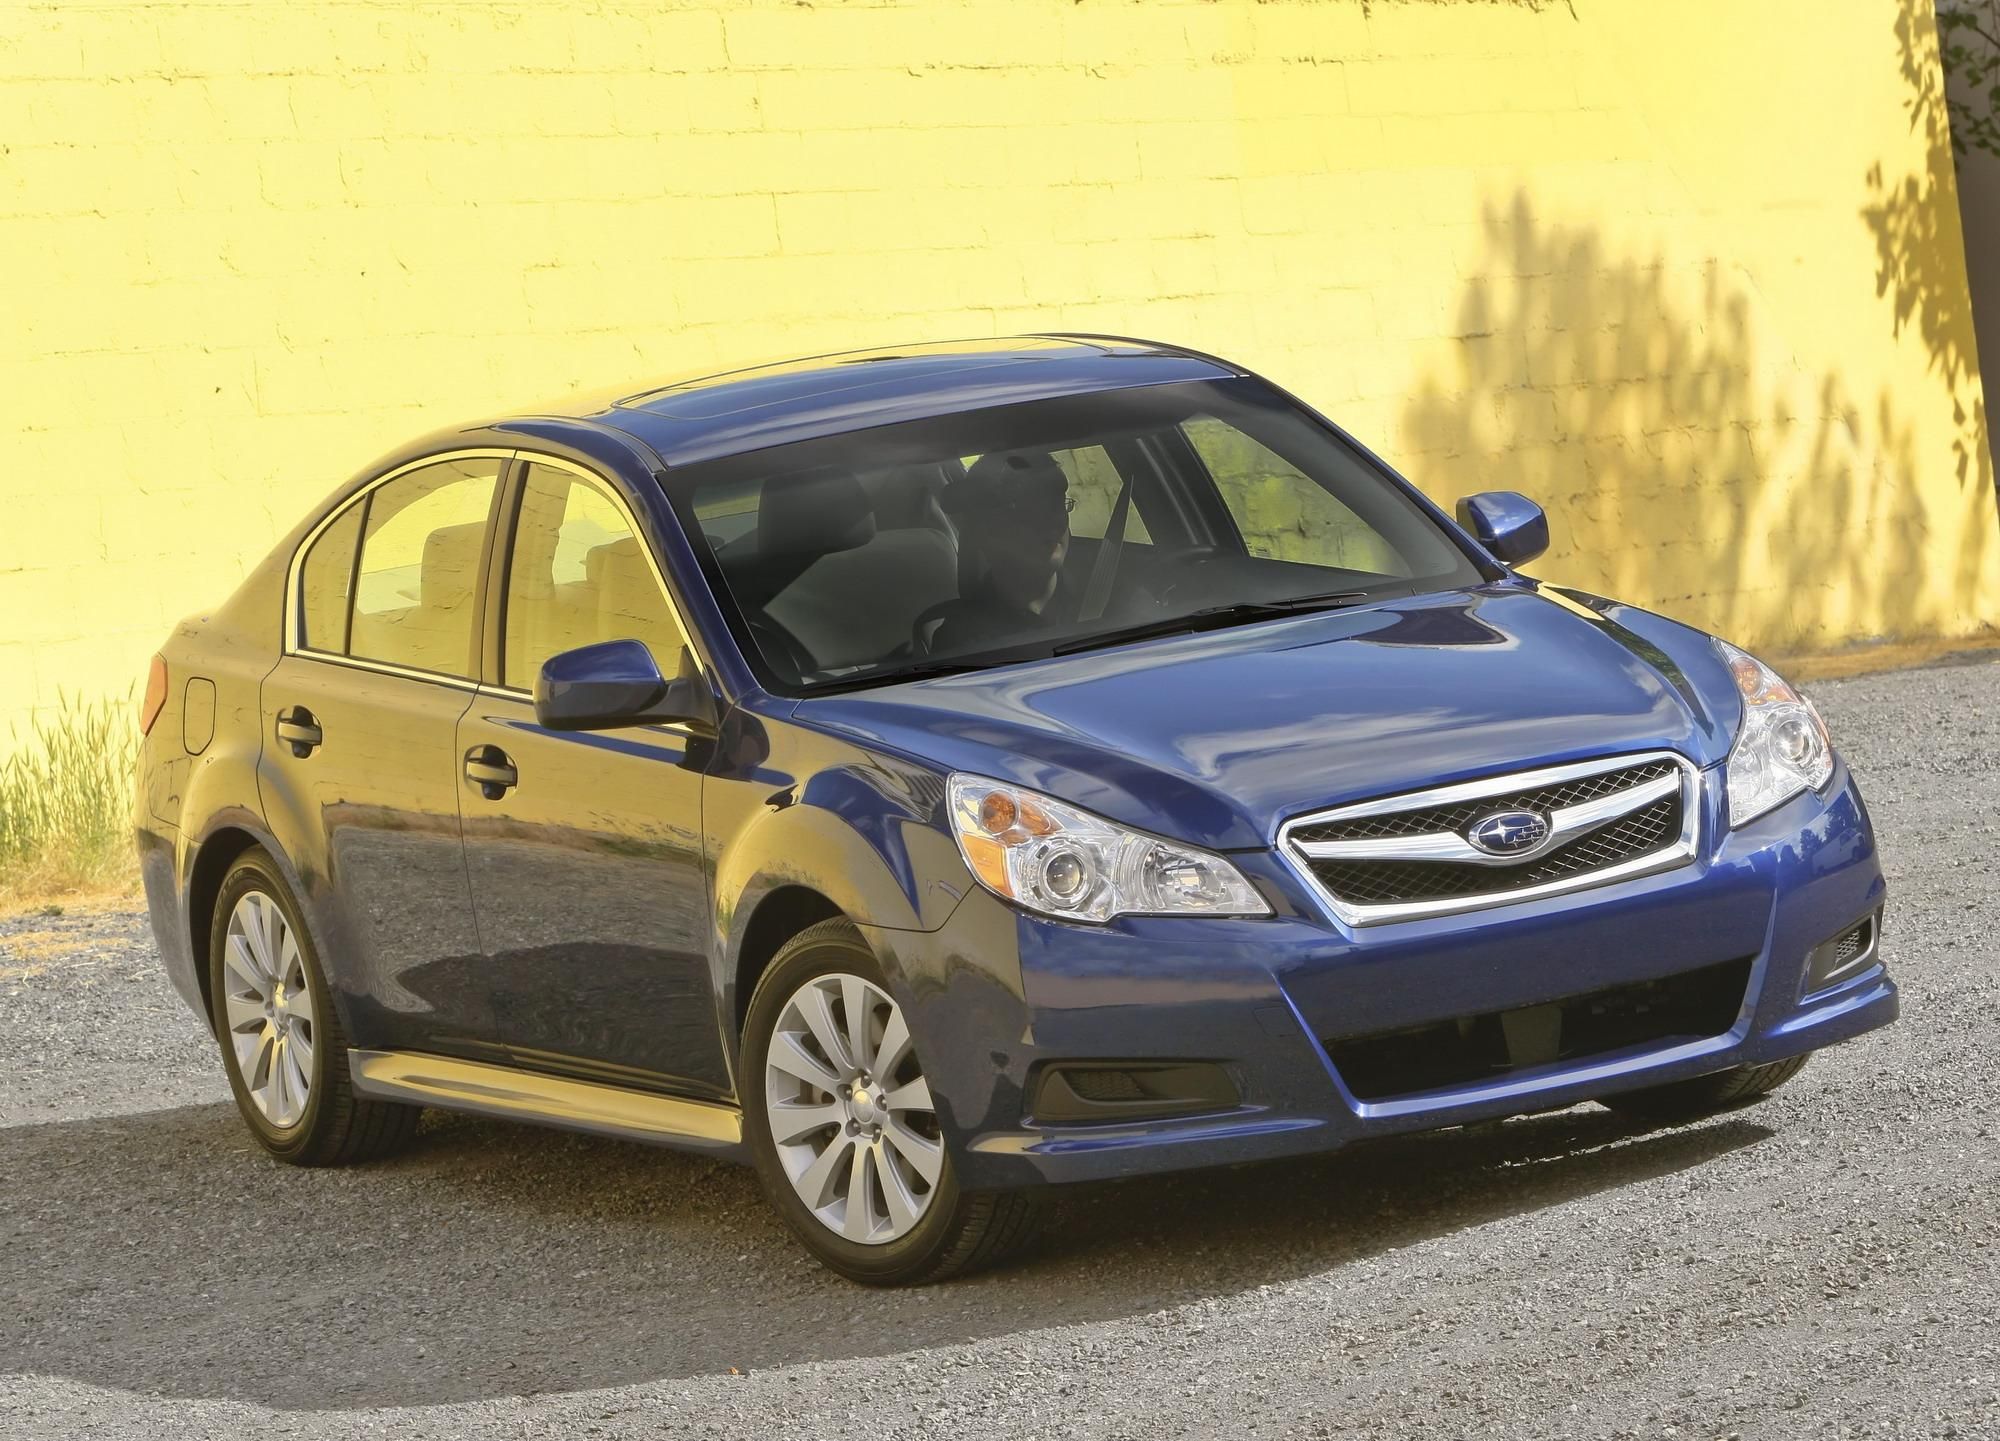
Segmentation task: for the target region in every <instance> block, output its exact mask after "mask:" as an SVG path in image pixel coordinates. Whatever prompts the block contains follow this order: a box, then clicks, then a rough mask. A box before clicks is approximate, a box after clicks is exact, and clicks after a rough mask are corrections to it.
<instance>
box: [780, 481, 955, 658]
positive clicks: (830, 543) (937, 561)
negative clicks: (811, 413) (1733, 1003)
mask: <svg viewBox="0 0 2000 1441" xmlns="http://www.w3.org/2000/svg"><path fill="white" fill-rule="evenodd" d="M885 499H886V497H885ZM892 503H893V504H895V505H897V506H898V507H899V510H898V514H897V518H898V519H918V520H921V519H923V518H924V509H923V506H922V504H921V500H920V499H918V500H915V501H913V500H912V499H911V498H910V497H909V494H908V491H907V489H901V488H899V490H898V493H897V494H896V495H895V497H894V501H893V502H892ZM757 536H758V545H757V550H758V561H757V567H758V571H759V576H758V579H759V580H760V581H762V582H763V583H765V584H766V585H769V586H770V590H769V591H768V595H769V599H768V600H766V601H765V602H764V605H763V610H764V613H765V614H766V615H768V616H770V618H771V619H772V620H774V621H776V622H777V623H778V624H779V625H781V626H783V627H784V628H785V630H786V631H787V632H789V633H790V634H791V635H792V637H793V638H794V639H796V640H797V641H798V642H799V643H800V644H801V645H803V646H804V647H805V648H806V649H807V650H809V651H810V652H811V653H812V657H813V659H814V660H815V661H816V662H817V663H818V664H819V665H820V666H822V667H826V668H839V667H843V666H856V665H868V664H872V663H873V662H875V661H879V660H882V659H884V658H885V657H887V656H888V655H889V653H890V652H892V651H893V650H895V649H896V648H897V647H898V646H900V645H902V644H904V643H905V642H907V641H908V640H909V638H910V627H911V625H912V624H913V623H914V622H915V620H916V618H917V616H918V615H919V614H921V613H922V612H923V611H924V610H926V609H927V608H929V607H930V606H932V605H934V604H936V603H937V602H938V601H940V600H942V599H945V598H946V597H948V596H950V595H952V594H953V593H954V592H955V590H956V582H955V576H956V574H957V568H958V555H957V547H956V545H955V544H954V543H953V540H952V537H951V535H950V533H949V532H948V531H946V530H944V529H942V528H940V527H937V526H934V525H927V524H915V525H900V526H896V527H893V528H889V529H883V528H879V527H878V525H877V512H876V503H875V502H874V501H872V500H871V499H870V497H869V494H868V492H867V490H866V489H865V488H864V487H863V486H862V484H861V482H860V480H859V479H858V478H857V477H856V476H855V475H854V474H853V473H852V472H849V471H844V470H833V469H825V470H817V471H806V472H802V473H800V474H798V475H794V476H779V477H777V478H775V479H773V480H772V481H771V482H770V483H768V484H767V485H766V486H765V487H764V492H763V496H762V498H761V501H760V503H759V506H758V520H757ZM774 582H776V583H775V584H774Z"/></svg>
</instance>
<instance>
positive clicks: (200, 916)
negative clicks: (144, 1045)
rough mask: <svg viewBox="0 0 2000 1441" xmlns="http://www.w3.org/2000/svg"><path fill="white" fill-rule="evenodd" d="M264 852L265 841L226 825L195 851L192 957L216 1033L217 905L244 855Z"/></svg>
mask: <svg viewBox="0 0 2000 1441" xmlns="http://www.w3.org/2000/svg"><path fill="white" fill-rule="evenodd" d="M259 849H264V843H263V841H262V840H261V839H260V838H259V837H257V836H256V835H253V834H252V833H251V832H249V831H247V830H245V829H243V828H242V827H241V826H235V825H226V826H223V827H222V828H221V829H219V830H216V831H214V832H212V833H211V834H209V835H208V836H206V837H205V838H204V839H203V840H202V842H201V844H200V846H199V847H198V848H197V849H196V850H195V853H194V862H193V864H192V865H191V866H190V867H189V869H188V884H187V940H188V955H189V956H191V957H192V958H193V960H194V963H195V965H194V975H195V984H196V985H198V986H200V987H201V1006H202V1015H203V1016H204V1017H205V1018H207V1020H208V1026H209V1029H210V1030H211V1031H213V1030H214V1029H215V997H214V995H213V994H212V989H213V982H212V980H211V978H210V976H209V959H210V958H209V954H208V943H209V937H210V936H212V935H213V934H214V932H215V902H216V898H217V897H218V896H220V895H221V894H222V880H223V877H224V876H227V875H228V874H229V868H230V867H231V866H233V865H235V864H236V862H237V861H238V860H239V859H241V858H242V856H243V854H244V852H246V851H250V850H259Z"/></svg>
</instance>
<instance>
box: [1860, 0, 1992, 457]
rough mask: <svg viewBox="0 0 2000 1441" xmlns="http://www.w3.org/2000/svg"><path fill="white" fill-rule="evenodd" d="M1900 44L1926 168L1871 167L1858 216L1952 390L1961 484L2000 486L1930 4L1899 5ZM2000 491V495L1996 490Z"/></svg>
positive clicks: (1880, 282) (1881, 276)
mask: <svg viewBox="0 0 2000 1441" xmlns="http://www.w3.org/2000/svg"><path fill="white" fill-rule="evenodd" d="M1895 35H1896V48H1897V53H1898V54H1899V56H1900V57H1901V62H1902V68H1903V80H1904V82H1905V83H1906V84H1907V85H1908V86H1909V87H1910V96H1909V99H1908V101H1907V102H1906V103H1905V108H1906V109H1907V110H1908V112H1909V116H1910V130H1911V132H1912V133H1913V134H1918V135H1921V136H1922V137H1923V141H1924V164H1923V169H1922V170H1921V171H1920V172H1917V173H1914V174H1910V175H1905V176H1903V177H1902V178H1901V179H1898V180H1893V181H1892V180H1890V179H1889V178H1888V177H1886V176H1885V175H1884V174H1883V172H1882V166H1881V164H1880V163H1879V162H1878V163H1877V164H1876V165H1874V166H1873V167H1871V168H1870V169H1869V171H1868V177H1867V178H1868V192H1869V197H1870V199H1869V203H1868V204H1867V205H1865V206H1863V207H1862V210H1861V219H1862V221H1863V222H1864V223H1865V224H1866V225H1867V226H1868V229H1869V232H1870V233H1871V234H1873V235H1874V237H1875V255H1876V268H1875V293H1876V294H1877V295H1880V296H1888V297H1890V299H1891V301H1892V303H1893V304H1894V306H1895V317H1896V319H1895V333H1896V334H1897V335H1899V336H1900V335H1901V334H1902V333H1903V332H1904V331H1905V330H1906V329H1912V330H1915V331H1916V333H1917V334H1918V336H1919V337H1921V338H1922V340H1923V342H1924V347H1925V349H1926V350H1928V351H1929V352H1930V368H1931V370H1932V372H1933V373H1935V374H1937V375H1939V376H1941V377H1942V378H1943V379H1944V382H1945V384H1946V385H1948V386H1949V387H1950V388H1951V396H1952V406H1953V414H1952V420H1953V423H1954V424H1955V425H1956V426H1957V428H1958V438H1957V439H1956V441H1954V442H1953V445H1954V449H1955V450H1956V452H1957V455H1958V480H1959V484H1960V485H1961V486H1964V485H1970V484H1974V483H1977V484H1978V485H1981V486H1991V485H1993V484H1994V474H1993V450H1992V445H1991V441H1990V437H1989V435H1988V433H1987V428H1986V400H1985V396H1984V394H1983V392H1982V389H1981V386H1980V377H1979V363H1978V356H1977V352H1976V350H1975V341H1974V333H1973V317H1972V295H1971V292H1970V290H1969V289H1968V287H1967V285H1966V277H1965V270H1964V266H1963V264H1962V245H1961V244H1960V243H1958V242H1957V240H1956V238H1955V237H1954V235H1953V234H1952V232H1953V230H1954V228H1955V225H1956V219H1957V213H1958V211H1957V204H1958V202H1957V196H1958V190H1957V186H1956V177H1955V170H1954V166H1955V162H1954V161H1953V159H1952V148H1951V124H1950V119H1949V112H1948V111H1947V110H1946V108H1945V94H1944V74H1943V71H1942V70H1941V69H1940V68H1939V66H1938V46H1937V30H1936V26H1935V23H1934V22H1933V20H1932V19H1931V0H1899V3H1898V5H1897V7H1896V24H1895ZM1996 494H2000V492H1996Z"/></svg>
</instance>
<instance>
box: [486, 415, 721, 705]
mask: <svg viewBox="0 0 2000 1441" xmlns="http://www.w3.org/2000/svg"><path fill="white" fill-rule="evenodd" d="M514 455H515V458H516V459H517V460H519V461H520V462H521V463H522V464H523V465H524V466H527V465H545V466H548V467H549V468H551V469H553V470H563V471H568V472H569V473H570V474H571V475H573V476H575V477H577V478H578V479H579V480H582V481H583V482H585V483H586V484H588V485H589V486H590V487H591V488H592V489H593V490H595V491H597V493H598V494H600V495H602V496H603V497H604V498H605V499H606V500H608V501H610V502H611V504H612V505H613V506H614V507H615V508H616V509H617V511H618V513H619V514H620V515H622V516H623V517H625V524H626V527H627V528H628V529H629V530H630V531H631V532H632V538H633V539H634V540H636V541H638V542H639V550H640V551H641V553H643V554H644V555H645V557H646V568H647V569H648V570H650V571H651V572H652V573H653V584H655V585H657V586H658V587H659V588H660V595H661V596H662V597H663V598H664V599H665V600H666V602H667V614H668V615H669V616H671V617H672V618H673V622H674V629H675V630H677V631H679V632H680V637H681V644H682V645H683V646H685V647H686V648H687V653H688V654H689V655H690V656H692V657H693V658H694V666H695V669H696V670H697V671H698V672H700V674H701V675H702V676H703V677H706V676H707V675H708V667H707V666H705V665H703V664H702V660H701V652H700V651H699V650H698V649H697V648H696V646H695V643H694V632H693V631H692V630H690V629H689V628H688V623H687V616H686V615H684V614H683V613H682V611H681V603H680V601H679V600H677V599H675V597H674V588H673V587H672V586H671V585H669V584H667V572H666V570H665V568H664V567H662V566H661V564H660V558H659V557H658V556H657V555H655V554H653V547H652V546H651V545H650V544H648V543H647V540H646V532H645V531H644V530H643V529H641V528H640V525H639V517H638V516H637V514H635V513H634V512H633V510H632V507H631V506H630V505H628V504H626V503H625V497H624V496H623V495H621V494H619V492H618V487H617V486H616V485H614V484H612V483H611V481H609V480H608V479H606V478H605V477H604V476H603V475H600V474H599V473H598V472H596V471H594V470H592V469H590V467H588V466H585V465H578V464H577V463H576V462H575V461H573V460H564V459H563V458H562V457H561V456H556V455H549V454H546V453H545V452H543V451H539V450H518V451H516V452H514ZM526 489H527V477H526V476H525V475H523V477H522V490H523V492H525V491H526ZM507 519H508V520H509V522H510V526H511V525H518V524H519V523H520V504H519V501H518V500H517V501H516V503H515V507H514V514H513V515H511V516H509V517H508V518H507ZM513 542H514V536H513V531H512V529H511V528H510V529H509V531H508V534H507V554H506V555H505V556H504V557H502V556H496V557H495V559H496V560H500V561H504V562H505V566H504V567H503V569H502V570H501V573H500V577H499V580H500V587H499V592H498V594H499V596H500V674H502V675H503V676H504V675H505V674H506V673H507V573H506V572H507V569H508V568H511V567H512V565H513V561H514V544H513ZM669 679H671V677H669ZM483 689H484V690H485V691H486V692H487V693H488V694H497V695H516V696H526V697H528V698H529V699H530V700H532V699H533V698H534V693H533V692H532V691H526V690H522V689H521V688H520V687H519V686H511V685H489V686H485V687H483Z"/></svg>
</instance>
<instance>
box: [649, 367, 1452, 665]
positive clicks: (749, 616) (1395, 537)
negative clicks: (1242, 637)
mask: <svg viewBox="0 0 2000 1441" xmlns="http://www.w3.org/2000/svg"><path fill="white" fill-rule="evenodd" d="M667 485H668V490H669V494H670V496H671V498H672V500H673V503H674V506H675V508H676V509H677V510H678V511H679V513H680V516H681V520H682V523H683V524H684V525H685V526H686V528H687V531H688V533H689V536H690V538H691V539H692V540H693V541H694V544H695V549H696V551H697V553H698V555H699V557H700V560H701V563H702V565H703V568H704V569H705V570H706V571H707V572H708V576H709V580H710V583H711V584H712V585H713V586H714V588H715V591H716V594H717V596H718V597H720V598H721V599H722V600H723V608H724V611H725V612H726V619H727V620H728V622H729V624H730V625H731V627H732V628H733V629H734V630H735V631H736V634H737V636H738V639H739V640H740V641H741V642H742V644H743V648H744V652H745V654H746V655H747V656H748V657H749V658H750V660H751V662H752V664H753V665H754V666H755V667H756V668H757V669H758V671H759V674H760V678H761V679H762V680H763V681H764V683H765V684H766V685H767V686H769V687H770V688H772V689H773V690H776V691H779V692H781V693H785V694H803V693H807V692H812V691H818V690H824V689H828V688H836V687H839V688H845V687H850V686H856V685H867V684H876V683H886V682H889V681H893V680H895V679H897V678H898V677H901V676H914V675H920V674H936V673H939V672H941V671H949V670H960V669H974V668H979V667H983V666H987V665H1001V664H1007V663H1009V662H1013V661H1019V660H1025V659H1032V658H1035V657H1041V656H1049V655H1057V654H1066V653H1070V652H1073V651H1078V650H1087V649H1091V648H1094V647H1096V646H1100V645H1105V646H1108V645H1116V644H1120V643H1122V642H1123V641H1125V640H1127V639H1138V638H1141V637H1143V636H1147V635H1153V634H1162V633H1171V632H1173V631H1175V630H1192V629H1197V628H1211V627H1217V626H1224V625H1236V624H1250V623H1253V622H1255V621H1258V620H1265V619H1269V618H1270V617H1271V616H1273V615H1278V614H1286V613H1289V612H1291V611H1295V610H1310V609H1315V608H1319V607H1322V606H1325V607H1331V606H1338V605H1347V604H1357V603H1361V602H1363V601H1366V600H1370V599H1380V598H1385V597H1390V596H1401V595H1409V594H1413V593H1416V592H1418V591H1425V590H1441V589H1447V588H1450V587H1455V586H1460V585H1468V584H1473V583H1475V582H1477V581H1479V580H1480V579H1482V574H1481V571H1480V570H1479V568H1478V567H1477V566H1476V565H1475V563H1474V562H1473V561H1472V559H1471V558H1470V557H1469V556H1468V555H1467V554H1466V552H1465V551H1464V550H1463V549H1461V548H1460V546H1459V545H1458V544H1457V543H1456V542H1455V541H1454V540H1453V539H1452V538H1451V537H1450V536H1449V535H1448V534H1447V533H1446V532H1445V531H1444V530H1443V529H1442V528H1441V527H1439V526H1438V525H1437V523H1436V522H1435V521H1434V520H1432V518H1431V517H1430V516H1429V515H1428V514H1427V513H1426V512H1425V511H1424V510H1423V509H1422V508H1420V507H1419V506H1418V505H1417V503H1416V502H1415V501H1413V500H1412V499H1411V498H1410V496H1409V495H1408V494H1407V493H1406V492H1405V491H1404V489H1403V488H1402V487H1401V485H1399V484H1398V483H1397V482H1396V481H1395V480H1393V479H1391V478H1390V477H1389V476H1387V475H1385V474H1383V473H1382V471H1381V470H1380V469H1379V468H1377V467H1376V466H1375V465H1373V464H1372V463H1370V462H1369V461H1368V460H1366V459H1365V458H1364V457H1363V456H1361V455H1360V454H1359V453H1357V452H1356V451H1354V450H1353V449H1352V448H1351V447H1349V446H1348V445H1346V444H1344V443H1343V442H1342V441H1341V440H1340V439H1339V437H1338V436H1336V435H1335V434H1333V433H1332V432H1330V431H1328V430H1327V429H1326V428H1325V427H1323V426H1321V425H1319V424H1318V423H1317V422H1315V421H1314V420H1313V419H1312V418H1311V417H1310V416H1308V415H1305V414H1304V413H1302V412H1301V411H1299V409H1298V408H1297V407H1296V406H1294V405H1293V404H1292V403H1291V402H1289V401H1287V400H1285V399H1284V398H1283V397H1282V396H1280V395H1278V394H1276V393H1275V392H1273V391H1272V390H1271V389H1270V388H1269V387H1268V386H1265V385H1263V384H1261V383H1259V382H1256V381H1252V380H1231V381H1219V382H1191V383H1183V384H1174V385H1157V386H1145V387H1139V388H1134V389H1129V390H1113V391H1100V392H1096V393H1093V394H1088V395H1082V396H1069V397H1063V398H1061V399H1056V400H1044V401H1035V402H1031V403H1028V404H1024V405H1012V406H1004V407H997V408H994V409H989V410H977V411H969V412H965V413H962V414H956V415H949V416H941V417H938V418H935V419H930V420H922V421H913V422H908V423H905V424H901V425H889V426H880V427H877V428H875V429H872V430H863V431H856V432H852V433H849V434H845V435H837V436H830V437H827V438H824V439H820V440H811V441H803V442H799V443H797V444H793V445H786V446H778V447H773V448H771V449H768V450H761V451H755V452H752V453H749V454H746V455H739V456H732V457H730V458H728V459H726V460H719V461H711V462H708V463H705V464H702V465H699V466H690V467H688V468H687V469H685V470H681V471H676V472H673V473H672V474H671V475H670V476H669V478H668V481H667Z"/></svg>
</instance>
